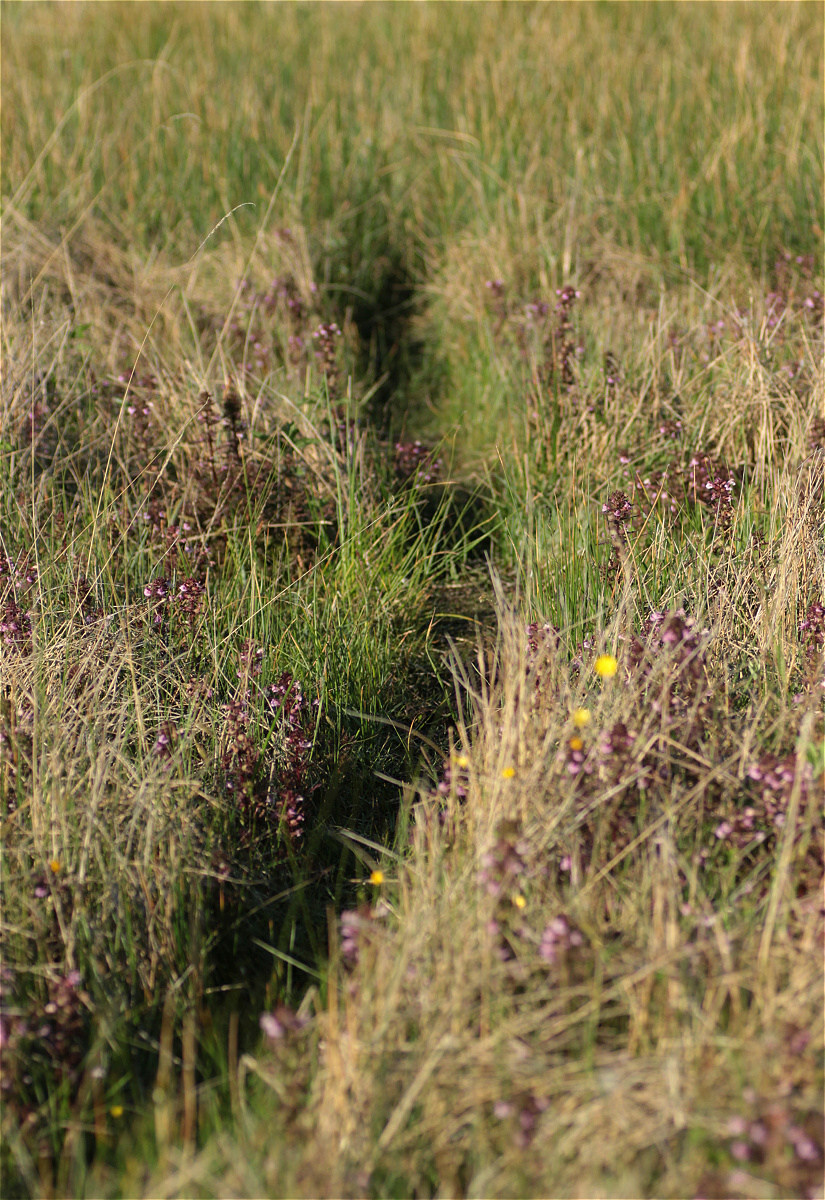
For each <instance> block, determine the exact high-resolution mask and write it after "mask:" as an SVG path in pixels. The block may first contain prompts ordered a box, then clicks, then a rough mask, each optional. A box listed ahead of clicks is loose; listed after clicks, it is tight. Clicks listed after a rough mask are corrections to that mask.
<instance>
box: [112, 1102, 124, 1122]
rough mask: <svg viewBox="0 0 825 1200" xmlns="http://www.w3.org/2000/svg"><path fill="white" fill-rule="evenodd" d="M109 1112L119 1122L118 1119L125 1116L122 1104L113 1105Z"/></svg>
mask: <svg viewBox="0 0 825 1200" xmlns="http://www.w3.org/2000/svg"><path fill="white" fill-rule="evenodd" d="M109 1112H110V1113H111V1114H112V1116H113V1117H114V1118H115V1120H117V1118H118V1117H122V1116H123V1105H122V1104H113V1105H112V1107H111V1108H110V1109H109Z"/></svg>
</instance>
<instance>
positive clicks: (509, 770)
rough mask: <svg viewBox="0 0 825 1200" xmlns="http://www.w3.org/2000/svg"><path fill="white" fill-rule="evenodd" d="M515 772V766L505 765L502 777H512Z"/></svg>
mask: <svg viewBox="0 0 825 1200" xmlns="http://www.w3.org/2000/svg"><path fill="white" fill-rule="evenodd" d="M515 773H516V768H515V767H505V768H504V770H503V771H502V772H501V778H502V779H512V778H513V776H514V775H515Z"/></svg>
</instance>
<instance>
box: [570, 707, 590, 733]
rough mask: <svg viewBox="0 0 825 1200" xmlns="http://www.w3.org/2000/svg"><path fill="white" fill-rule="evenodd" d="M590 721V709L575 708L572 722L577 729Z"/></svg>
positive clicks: (582, 727)
mask: <svg viewBox="0 0 825 1200" xmlns="http://www.w3.org/2000/svg"><path fill="white" fill-rule="evenodd" d="M589 723H590V709H589V708H577V709H575V710H574V712H573V724H574V725H575V726H576V728H577V729H584V727H585V725H588V724H589Z"/></svg>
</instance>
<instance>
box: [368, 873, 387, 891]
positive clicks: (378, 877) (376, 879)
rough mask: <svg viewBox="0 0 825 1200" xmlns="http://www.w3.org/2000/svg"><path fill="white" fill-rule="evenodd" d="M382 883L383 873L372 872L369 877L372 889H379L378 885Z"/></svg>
mask: <svg viewBox="0 0 825 1200" xmlns="http://www.w3.org/2000/svg"><path fill="white" fill-rule="evenodd" d="M383 882H384V872H383V871H373V873H372V874H371V875H370V883H371V884H372V885H373V887H380V885H381V884H382V883H383Z"/></svg>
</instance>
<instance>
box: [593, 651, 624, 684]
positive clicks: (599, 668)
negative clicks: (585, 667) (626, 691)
mask: <svg viewBox="0 0 825 1200" xmlns="http://www.w3.org/2000/svg"><path fill="white" fill-rule="evenodd" d="M593 665H594V667H595V670H596V674H597V675H600V676H601V678H602V679H612V678H613V676H614V675H615V674H616V672H617V671H618V669H619V664H618V663H617V662H616V659H615V658H614V657H613V655H612V654H600V655H599V657H598V658H597V659H596V661H595V663H594V664H593Z"/></svg>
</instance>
